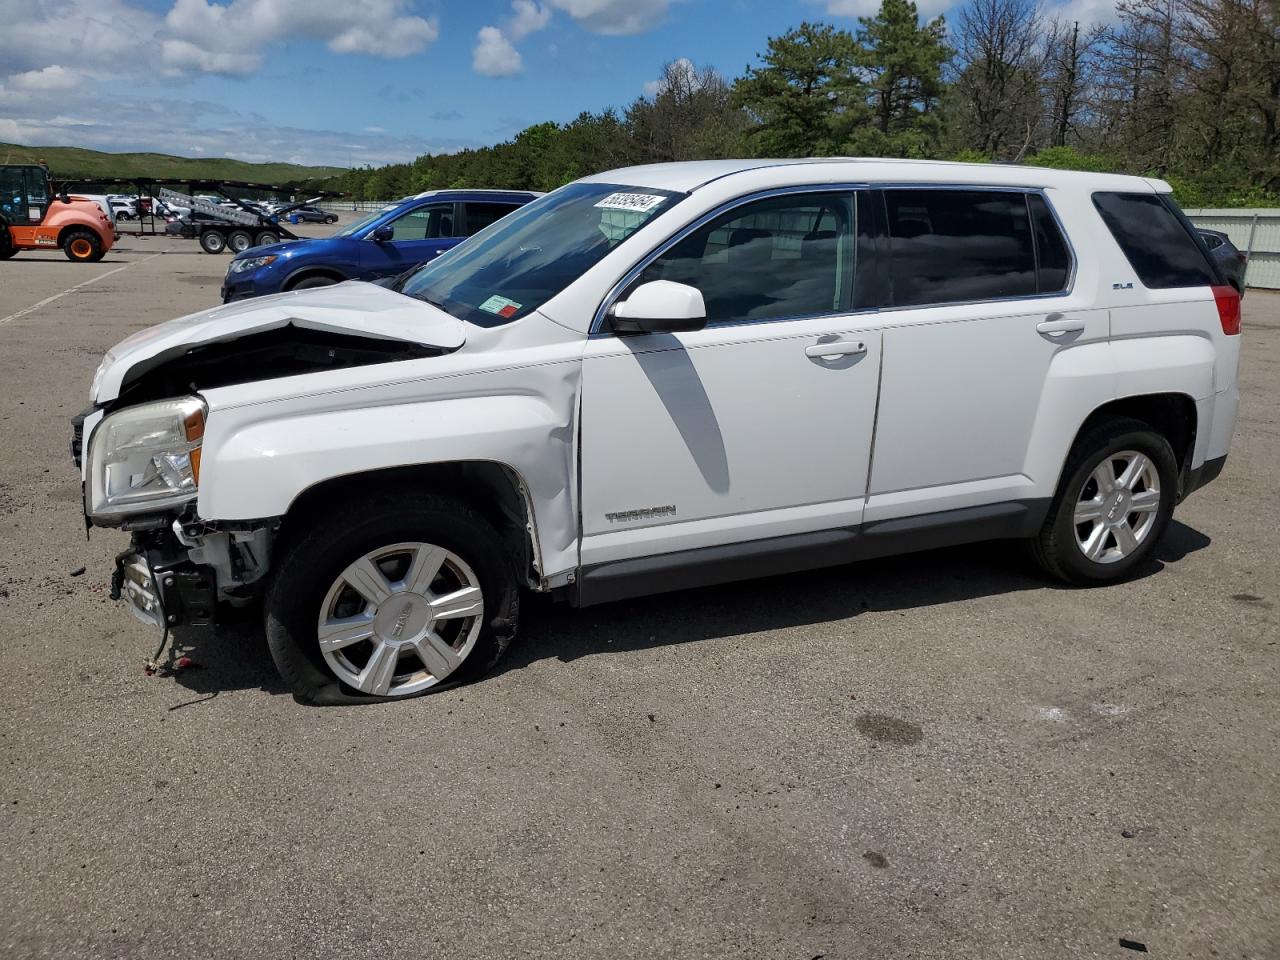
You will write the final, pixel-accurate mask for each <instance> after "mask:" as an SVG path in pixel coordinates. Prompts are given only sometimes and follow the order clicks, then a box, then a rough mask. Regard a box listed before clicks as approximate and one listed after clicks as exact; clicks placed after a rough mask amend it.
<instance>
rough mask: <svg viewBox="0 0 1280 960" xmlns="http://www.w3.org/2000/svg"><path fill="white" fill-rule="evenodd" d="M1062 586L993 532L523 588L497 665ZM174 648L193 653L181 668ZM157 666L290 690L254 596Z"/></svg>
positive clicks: (228, 684) (1194, 546)
mask: <svg viewBox="0 0 1280 960" xmlns="http://www.w3.org/2000/svg"><path fill="white" fill-rule="evenodd" d="M1209 543H1210V540H1209V538H1208V537H1207V536H1205V535H1204V534H1203V533H1201V532H1199V531H1198V530H1195V529H1193V528H1191V527H1188V526H1187V525H1186V524H1183V523H1180V522H1178V521H1177V520H1175V521H1173V523H1172V524H1170V526H1169V530H1168V532H1167V533H1166V534H1165V536H1164V539H1163V540H1162V541H1161V543H1160V545H1159V548H1158V549H1157V550H1156V552H1155V556H1154V557H1153V559H1152V561H1151V562H1150V563H1148V564H1147V565H1146V566H1145V567H1144V568H1142V569H1141V570H1139V571H1138V572H1137V573H1136V575H1135V576H1134V577H1133V578H1132V579H1135V580H1137V579H1142V578H1144V577H1148V576H1151V575H1152V574H1154V573H1158V572H1159V571H1160V570H1162V569H1163V568H1164V567H1165V565H1166V564H1171V563H1177V562H1178V561H1180V560H1182V559H1183V558H1184V557H1186V556H1188V555H1189V554H1191V553H1194V552H1196V551H1198V550H1202V549H1204V548H1205V547H1207V546H1208V545H1209ZM1071 589H1074V588H1072V587H1068V586H1065V585H1063V584H1060V583H1057V582H1056V581H1053V580H1050V579H1049V578H1048V577H1046V576H1045V575H1044V574H1043V573H1041V572H1040V571H1039V569H1038V568H1037V567H1035V565H1034V564H1033V563H1032V562H1031V560H1030V559H1029V558H1028V557H1026V555H1025V554H1024V552H1023V550H1022V548H1021V545H1020V544H1015V543H1010V542H1008V541H1004V542H1001V541H993V542H990V543H980V544H973V545H970V546H964V547H952V548H949V549H946V550H932V551H926V552H923V553H915V554H906V555H903V556H897V557H886V558H882V559H879V560H866V561H863V562H861V563H854V564H848V565H845V566H840V567H828V568H825V569H821V570H812V571H808V572H806V573H796V574H790V575H787V576H783V577H774V578H771V579H767V580H746V581H741V582H738V583H732V584H726V585H724V586H718V587H703V588H699V589H696V590H684V591H680V592H677V593H667V594H661V595H660V596H658V597H641V598H639V599H635V600H626V601H620V602H617V603H608V604H603V605H601V606H599V607H589V608H587V609H585V610H578V609H574V608H573V607H570V606H569V605H568V604H565V603H557V602H554V601H553V600H551V599H550V598H549V597H546V596H537V595H526V596H525V597H524V599H523V601H522V613H521V625H520V638H519V641H518V642H517V643H516V644H515V646H514V647H513V649H512V651H511V653H510V654H509V655H508V656H507V657H506V658H505V659H504V660H503V661H502V662H501V663H500V664H499V665H498V667H497V669H496V670H495V671H494V673H495V674H496V673H504V672H506V671H508V670H517V669H520V668H521V667H525V666H528V665H529V664H531V663H536V662H537V661H540V660H546V659H549V658H554V659H557V660H561V661H565V662H568V661H571V660H576V659H578V658H579V657H585V656H592V655H596V654H609V653H619V652H625V651H629V650H642V649H646V648H650V647H657V646H668V645H673V644H681V643H689V642H692V641H697V640H708V639H712V638H715V637H724V636H735V635H739V634H749V633H757V632H760V631H764V630H777V629H783V628H787V627H803V626H806V625H809V624H815V623H823V622H827V621H834V620H844V619H848V618H850V617H854V616H857V615H858V614H860V613H862V612H863V611H869V610H875V611H886V610H907V609H911V608H915V607H925V606H934V605H937V604H946V603H954V602H957V601H961V600H971V599H974V598H977V597H985V596H991V595H994V594H1003V593H1013V592H1015V591H1019V590H1071ZM220 616H222V611H220ZM182 657H186V658H188V660H189V661H190V663H189V664H188V665H185V666H182V667H179V666H178V664H179V662H180V658H182ZM161 672H162V674H163V675H165V676H167V677H169V678H171V679H173V680H174V681H175V682H177V683H178V684H179V685H181V686H182V687H185V688H186V689H188V690H190V691H191V692H192V693H193V694H195V695H196V696H195V697H194V698H193V699H191V700H188V701H185V702H183V703H180V704H178V705H176V706H174V707H172V708H171V709H175V710H177V709H183V708H185V707H190V706H195V705H198V704H200V703H203V702H205V701H207V700H211V699H213V698H214V697H216V696H217V695H218V694H219V693H221V692H222V691H224V690H262V691H264V692H266V693H271V694H287V693H289V692H290V691H289V689H288V688H287V687H286V686H285V685H284V683H283V682H282V681H281V679H280V677H279V675H278V674H277V673H276V668H275V664H274V663H272V660H271V654H270V653H269V651H268V650H267V643H266V638H265V637H264V635H263V630H262V611H261V608H260V607H258V606H254V607H251V608H249V609H246V610H241V611H232V612H231V618H230V620H229V621H228V620H227V619H226V618H224V619H223V620H222V621H221V622H220V623H219V625H218V627H217V629H216V630H213V629H209V628H204V627H179V628H177V629H176V630H175V631H174V636H173V641H172V644H171V646H170V649H169V653H168V655H167V657H166V661H165V666H164V668H163V669H162V671H161ZM481 682H483V681H481Z"/></svg>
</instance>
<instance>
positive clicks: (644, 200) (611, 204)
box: [596, 193, 667, 213]
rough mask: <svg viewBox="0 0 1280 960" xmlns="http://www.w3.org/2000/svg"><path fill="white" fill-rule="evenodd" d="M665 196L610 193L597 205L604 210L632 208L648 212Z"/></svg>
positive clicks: (639, 211)
mask: <svg viewBox="0 0 1280 960" xmlns="http://www.w3.org/2000/svg"><path fill="white" fill-rule="evenodd" d="M665 199H667V198H666V197H658V196H654V195H653V194H652V193H611V194H609V195H608V196H607V197H605V198H604V199H603V200H601V201H600V202H599V203H597V204H596V206H597V207H604V208H605V209H606V210H634V211H636V212H637V213H648V212H649V211H650V210H652V209H653V208H654V207H656V206H657V205H658V204H660V203H661V202H662V201H663V200H665Z"/></svg>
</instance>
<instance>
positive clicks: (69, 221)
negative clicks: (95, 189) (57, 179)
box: [0, 163, 116, 263]
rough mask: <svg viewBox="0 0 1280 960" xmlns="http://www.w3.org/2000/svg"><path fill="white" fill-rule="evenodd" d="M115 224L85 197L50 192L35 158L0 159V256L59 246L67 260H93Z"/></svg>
mask: <svg viewBox="0 0 1280 960" xmlns="http://www.w3.org/2000/svg"><path fill="white" fill-rule="evenodd" d="M115 238H116V236H115V227H114V226H113V224H112V223H111V220H110V219H108V217H107V215H106V214H105V213H103V211H102V208H101V207H99V206H98V205H97V204H96V203H94V202H93V201H91V200H73V199H72V198H71V197H70V196H69V195H68V194H67V191H66V189H65V188H64V189H63V190H62V192H61V193H59V194H55V193H54V192H53V184H52V182H51V181H50V179H49V171H48V170H46V169H45V168H44V167H42V166H39V165H37V164H34V163H32V164H0V260H8V259H9V258H10V257H12V256H13V255H14V254H16V253H17V252H18V251H20V250H61V251H62V252H63V253H64V254H66V256H67V259H68V260H78V261H80V262H83V263H97V262H98V261H99V260H101V259H102V258H103V257H104V256H105V255H106V252H107V251H108V250H110V249H111V244H112V243H114V242H115Z"/></svg>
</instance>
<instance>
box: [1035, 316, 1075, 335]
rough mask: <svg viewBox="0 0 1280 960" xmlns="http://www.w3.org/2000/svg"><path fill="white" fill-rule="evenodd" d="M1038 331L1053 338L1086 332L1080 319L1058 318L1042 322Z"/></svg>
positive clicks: (1037, 325) (1038, 326) (1037, 326)
mask: <svg viewBox="0 0 1280 960" xmlns="http://www.w3.org/2000/svg"><path fill="white" fill-rule="evenodd" d="M1036 329H1037V330H1039V331H1040V332H1041V333H1047V334H1048V335H1049V336H1051V337H1060V336H1062V335H1063V334H1064V333H1080V332H1081V331H1082V330H1084V321H1083V320H1081V319H1079V318H1078V317H1058V318H1057V319H1055V320H1042V321H1041V322H1040V323H1038V324H1036Z"/></svg>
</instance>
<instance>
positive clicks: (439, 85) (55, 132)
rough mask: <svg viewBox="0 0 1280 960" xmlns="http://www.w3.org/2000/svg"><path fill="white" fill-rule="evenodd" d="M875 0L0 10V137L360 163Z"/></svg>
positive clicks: (468, 137) (1093, 13)
mask: <svg viewBox="0 0 1280 960" xmlns="http://www.w3.org/2000/svg"><path fill="white" fill-rule="evenodd" d="M877 2H878V0H471V2H466V0H0V23H3V24H5V25H6V29H5V30H4V31H0V141H12V142H19V143H27V144H37V143H38V144H49V145H54V144H57V145H70V146H86V147H93V148H95V149H104V150H154V151H157V152H163V153H175V154H180V155H188V156H200V155H206V156H234V157H240V158H243V159H248V160H290V161H294V162H300V163H326V164H335V165H339V166H347V165H351V164H355V165H360V164H364V163H373V164H375V165H376V164H379V163H386V162H390V161H398V160H407V159H410V158H412V157H414V156H417V155H418V154H420V153H423V152H425V151H428V150H431V151H441V150H452V149H457V148H459V147H462V146H467V145H479V144H489V143H494V142H497V141H500V140H503V139H506V138H508V137H510V136H511V135H513V134H514V133H516V132H517V131H519V130H520V129H522V128H523V127H525V126H528V125H529V124H532V123H538V122H541V121H543V120H556V121H564V120H569V119H572V118H573V117H574V116H576V115H577V114H578V113H580V112H581V111H583V110H593V111H594V110H600V109H602V108H604V107H606V106H610V105H615V106H624V105H626V104H627V103H629V102H630V101H631V100H633V99H634V98H636V97H637V96H641V95H643V94H644V93H645V88H646V84H647V83H651V82H652V81H653V80H654V79H655V78H656V77H657V76H658V74H659V72H660V71H661V69H662V66H663V64H664V63H666V62H668V61H671V60H676V59H679V58H687V59H689V60H691V61H692V62H694V63H695V64H697V65H699V66H703V65H710V66H713V67H715V68H717V69H718V70H720V71H721V72H722V73H724V74H725V75H726V76H730V77H732V76H734V75H736V74H738V73H740V72H741V71H742V69H743V68H744V67H745V66H746V64H747V63H749V62H754V58H755V55H756V53H757V52H758V51H760V50H762V49H763V48H764V45H765V42H766V40H767V38H768V37H769V36H770V35H774V34H778V33H781V32H783V31H785V30H786V29H788V28H789V27H792V26H795V25H796V24H798V23H799V22H800V21H801V20H804V19H806V18H807V19H813V20H826V21H828V22H831V23H835V24H837V25H839V26H843V27H847V28H850V29H852V28H854V27H855V26H856V24H857V21H856V17H857V15H859V14H862V13H865V12H867V10H868V8H872V7H874V6H875V5H876V4H877ZM917 3H918V4H919V5H920V7H921V11H922V13H923V14H928V15H933V14H936V13H938V12H944V11H946V10H947V8H948V7H949V2H948V0H917ZM1068 9H1069V10H1070V13H1071V15H1074V16H1080V17H1082V18H1083V19H1088V20H1093V19H1100V18H1101V19H1106V18H1107V17H1109V16H1110V15H1111V4H1110V0H1069V7H1064V8H1063V10H1064V11H1066V10H1068Z"/></svg>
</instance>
